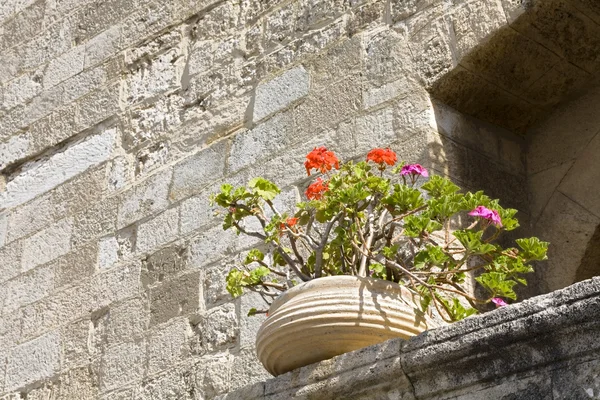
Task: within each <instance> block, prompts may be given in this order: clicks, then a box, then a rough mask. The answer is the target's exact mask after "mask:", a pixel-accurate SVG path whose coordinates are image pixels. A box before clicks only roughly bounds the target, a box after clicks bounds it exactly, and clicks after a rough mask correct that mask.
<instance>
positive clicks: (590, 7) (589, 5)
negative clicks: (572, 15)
mask: <svg viewBox="0 0 600 400" xmlns="http://www.w3.org/2000/svg"><path fill="white" fill-rule="evenodd" d="M571 4H573V6H574V7H575V8H577V9H578V10H581V12H582V13H584V14H585V15H586V16H587V17H588V18H591V19H592V20H594V21H595V22H596V24H600V6H599V5H598V3H597V2H595V1H594V0H571Z"/></svg>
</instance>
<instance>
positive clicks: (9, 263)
mask: <svg viewBox="0 0 600 400" xmlns="http://www.w3.org/2000/svg"><path fill="white" fill-rule="evenodd" d="M22 253H23V243H22V242H14V243H10V244H8V245H6V246H4V247H1V248H0V260H2V262H1V263H0V282H4V281H7V280H9V279H10V278H12V277H14V276H17V275H18V274H19V273H20V272H21V269H22V267H21V255H22Z"/></svg>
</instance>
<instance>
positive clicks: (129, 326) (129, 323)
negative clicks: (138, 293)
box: [106, 297, 150, 345]
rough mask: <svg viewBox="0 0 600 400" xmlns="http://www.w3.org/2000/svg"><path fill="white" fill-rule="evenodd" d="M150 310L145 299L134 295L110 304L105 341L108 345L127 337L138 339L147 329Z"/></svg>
mask: <svg viewBox="0 0 600 400" xmlns="http://www.w3.org/2000/svg"><path fill="white" fill-rule="evenodd" d="M149 321H150V312H149V309H148V302H147V299H146V298H144V297H134V298H132V299H127V300H124V301H122V302H119V303H116V304H111V306H110V311H109V317H108V323H107V327H106V342H107V343H108V344H109V345H112V344H116V343H119V342H122V341H123V340H128V339H134V340H137V339H140V338H142V337H143V336H144V334H145V333H146V331H147V329H148V324H149Z"/></svg>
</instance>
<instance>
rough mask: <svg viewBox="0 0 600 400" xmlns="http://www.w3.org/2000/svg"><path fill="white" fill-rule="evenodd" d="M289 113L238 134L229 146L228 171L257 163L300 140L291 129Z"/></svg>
mask: <svg viewBox="0 0 600 400" xmlns="http://www.w3.org/2000/svg"><path fill="white" fill-rule="evenodd" d="M293 123H294V120H293V117H292V113H291V112H287V113H282V114H279V115H276V116H275V117H273V118H271V119H269V120H268V121H266V122H263V123H261V124H259V125H257V126H256V127H255V128H254V129H252V130H249V131H245V132H240V133H238V134H237V135H236V136H235V138H234V140H233V144H232V146H231V152H230V154H229V158H228V163H227V164H228V171H229V173H235V172H237V171H239V170H240V169H242V168H244V167H246V166H248V165H250V164H254V163H257V162H259V161H261V160H264V159H265V158H270V157H273V154H275V153H277V152H279V151H281V150H283V149H285V148H286V147H288V146H289V145H290V144H292V143H293V142H295V141H298V140H299V139H300V138H299V136H298V135H297V134H296V132H294V129H293Z"/></svg>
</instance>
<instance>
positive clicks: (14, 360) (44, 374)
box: [6, 332, 61, 392]
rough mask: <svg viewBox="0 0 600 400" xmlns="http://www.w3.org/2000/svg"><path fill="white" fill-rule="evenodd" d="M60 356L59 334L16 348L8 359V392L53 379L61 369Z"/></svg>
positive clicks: (51, 333) (53, 333) (43, 337)
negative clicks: (42, 380)
mask: <svg viewBox="0 0 600 400" xmlns="http://www.w3.org/2000/svg"><path fill="white" fill-rule="evenodd" d="M60 354H61V341H60V336H59V335H58V332H49V333H47V334H45V335H43V336H40V337H39V338H36V339H34V340H31V341H29V342H26V343H23V344H21V345H19V346H17V347H15V348H14V349H13V350H12V352H11V354H10V356H9V357H8V364H7V367H6V390H7V391H9V392H10V391H12V390H15V389H18V388H21V387H24V386H26V385H28V384H30V383H33V382H36V381H38V380H40V379H45V378H50V377H52V376H53V375H54V374H56V373H58V371H59V369H60Z"/></svg>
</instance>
